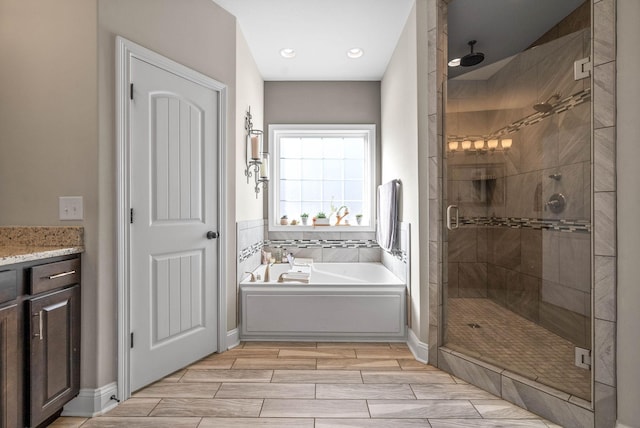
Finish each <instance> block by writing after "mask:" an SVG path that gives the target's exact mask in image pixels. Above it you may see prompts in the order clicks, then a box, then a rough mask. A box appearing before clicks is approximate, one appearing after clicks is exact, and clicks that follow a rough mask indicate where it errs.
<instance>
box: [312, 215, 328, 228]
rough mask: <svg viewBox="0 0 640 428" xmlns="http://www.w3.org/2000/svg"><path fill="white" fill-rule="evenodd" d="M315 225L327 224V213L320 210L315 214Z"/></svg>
mask: <svg viewBox="0 0 640 428" xmlns="http://www.w3.org/2000/svg"><path fill="white" fill-rule="evenodd" d="M315 225H316V226H329V218H327V215H326V214H325V213H324V212H322V211H320V212H319V213H318V214H316V218H315Z"/></svg>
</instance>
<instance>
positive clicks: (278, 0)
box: [213, 0, 414, 81]
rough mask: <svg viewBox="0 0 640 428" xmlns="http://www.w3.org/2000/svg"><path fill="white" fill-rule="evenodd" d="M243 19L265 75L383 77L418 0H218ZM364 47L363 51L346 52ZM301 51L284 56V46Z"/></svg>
mask: <svg viewBox="0 0 640 428" xmlns="http://www.w3.org/2000/svg"><path fill="white" fill-rule="evenodd" d="M213 1H215V2H216V3H218V4H219V5H220V6H222V7H223V8H225V9H226V10H227V11H228V12H230V13H231V14H232V15H235V16H236V18H237V19H238V22H239V25H240V28H241V30H242V33H243V34H244V36H245V38H246V39H247V43H248V44H249V48H250V49H251V53H252V54H253V57H254V59H255V61H256V63H257V65H258V69H259V70H260V74H261V75H262V78H263V79H264V80H267V81H271V80H347V81H348V80H381V79H382V76H383V74H384V72H385V70H386V68H387V65H388V63H389V60H390V59H391V55H392V54H393V51H394V49H395V47H396V44H397V42H398V39H399V37H400V34H401V33H402V30H403V28H404V26H405V23H406V21H407V17H408V16H409V12H410V11H411V8H412V6H413V3H414V0H268V1H267V0H213ZM354 47H359V48H362V49H363V50H364V55H363V56H362V57H361V58H358V59H351V58H348V57H347V50H348V49H351V48H354ZM283 48H293V49H295V50H296V52H297V56H296V57H295V58H293V59H285V58H282V57H281V56H280V49H283Z"/></svg>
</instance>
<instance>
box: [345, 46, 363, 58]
mask: <svg viewBox="0 0 640 428" xmlns="http://www.w3.org/2000/svg"><path fill="white" fill-rule="evenodd" d="M362 55H364V51H363V50H362V49H360V48H351V49H349V50H348V51H347V56H348V57H349V58H354V59H355V58H360V57H361V56H362Z"/></svg>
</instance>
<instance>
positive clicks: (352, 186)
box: [344, 181, 364, 201]
mask: <svg viewBox="0 0 640 428" xmlns="http://www.w3.org/2000/svg"><path fill="white" fill-rule="evenodd" d="M362 186H363V182H362V181H345V182H344V199H345V200H347V201H348V200H359V201H361V200H362V199H364V198H363V196H364V195H363V187H362Z"/></svg>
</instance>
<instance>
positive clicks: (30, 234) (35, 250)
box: [0, 226, 84, 266]
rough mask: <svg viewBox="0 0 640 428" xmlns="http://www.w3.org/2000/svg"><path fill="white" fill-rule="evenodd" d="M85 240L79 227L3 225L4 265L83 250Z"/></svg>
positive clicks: (1, 253)
mask: <svg viewBox="0 0 640 428" xmlns="http://www.w3.org/2000/svg"><path fill="white" fill-rule="evenodd" d="M83 241H84V228H82V227H77V226H72V227H64V226H26V227H25V226H5V227H0V266H4V265H9V264H14V263H21V262H28V261H32V260H40V259H45V258H49V257H57V256H65V255H68V254H78V253H82V252H83V251H84V245H83V244H84V243H83Z"/></svg>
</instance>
